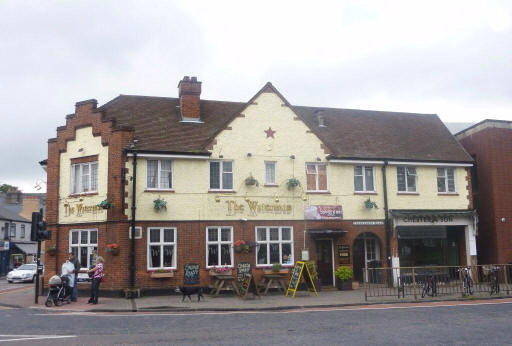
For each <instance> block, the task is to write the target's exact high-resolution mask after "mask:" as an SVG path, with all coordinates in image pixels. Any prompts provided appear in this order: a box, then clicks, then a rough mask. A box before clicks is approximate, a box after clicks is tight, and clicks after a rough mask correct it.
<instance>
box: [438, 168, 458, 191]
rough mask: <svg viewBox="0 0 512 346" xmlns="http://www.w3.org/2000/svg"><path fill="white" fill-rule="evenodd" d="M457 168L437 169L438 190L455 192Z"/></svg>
mask: <svg viewBox="0 0 512 346" xmlns="http://www.w3.org/2000/svg"><path fill="white" fill-rule="evenodd" d="M454 171H455V170H454V169H453V168H438V169H437V192H439V193H455V172H454Z"/></svg>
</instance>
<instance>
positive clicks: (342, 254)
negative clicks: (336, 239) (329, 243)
mask: <svg viewBox="0 0 512 346" xmlns="http://www.w3.org/2000/svg"><path fill="white" fill-rule="evenodd" d="M338 258H339V260H340V264H350V245H338Z"/></svg>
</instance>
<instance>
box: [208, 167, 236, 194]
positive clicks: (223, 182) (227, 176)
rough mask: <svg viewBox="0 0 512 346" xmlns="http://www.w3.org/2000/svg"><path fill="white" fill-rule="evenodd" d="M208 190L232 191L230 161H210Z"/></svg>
mask: <svg viewBox="0 0 512 346" xmlns="http://www.w3.org/2000/svg"><path fill="white" fill-rule="evenodd" d="M210 190H233V162H232V161H210Z"/></svg>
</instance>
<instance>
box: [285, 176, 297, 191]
mask: <svg viewBox="0 0 512 346" xmlns="http://www.w3.org/2000/svg"><path fill="white" fill-rule="evenodd" d="M297 186H300V181H299V179H297V178H290V179H288V181H287V182H286V187H287V188H288V190H292V189H294V188H296V187H297Z"/></svg>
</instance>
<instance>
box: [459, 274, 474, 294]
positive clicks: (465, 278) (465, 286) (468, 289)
mask: <svg viewBox="0 0 512 346" xmlns="http://www.w3.org/2000/svg"><path fill="white" fill-rule="evenodd" d="M459 272H461V273H462V295H465V296H466V295H472V294H473V288H472V287H473V279H472V278H471V274H470V268H469V267H466V268H462V269H459Z"/></svg>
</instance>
